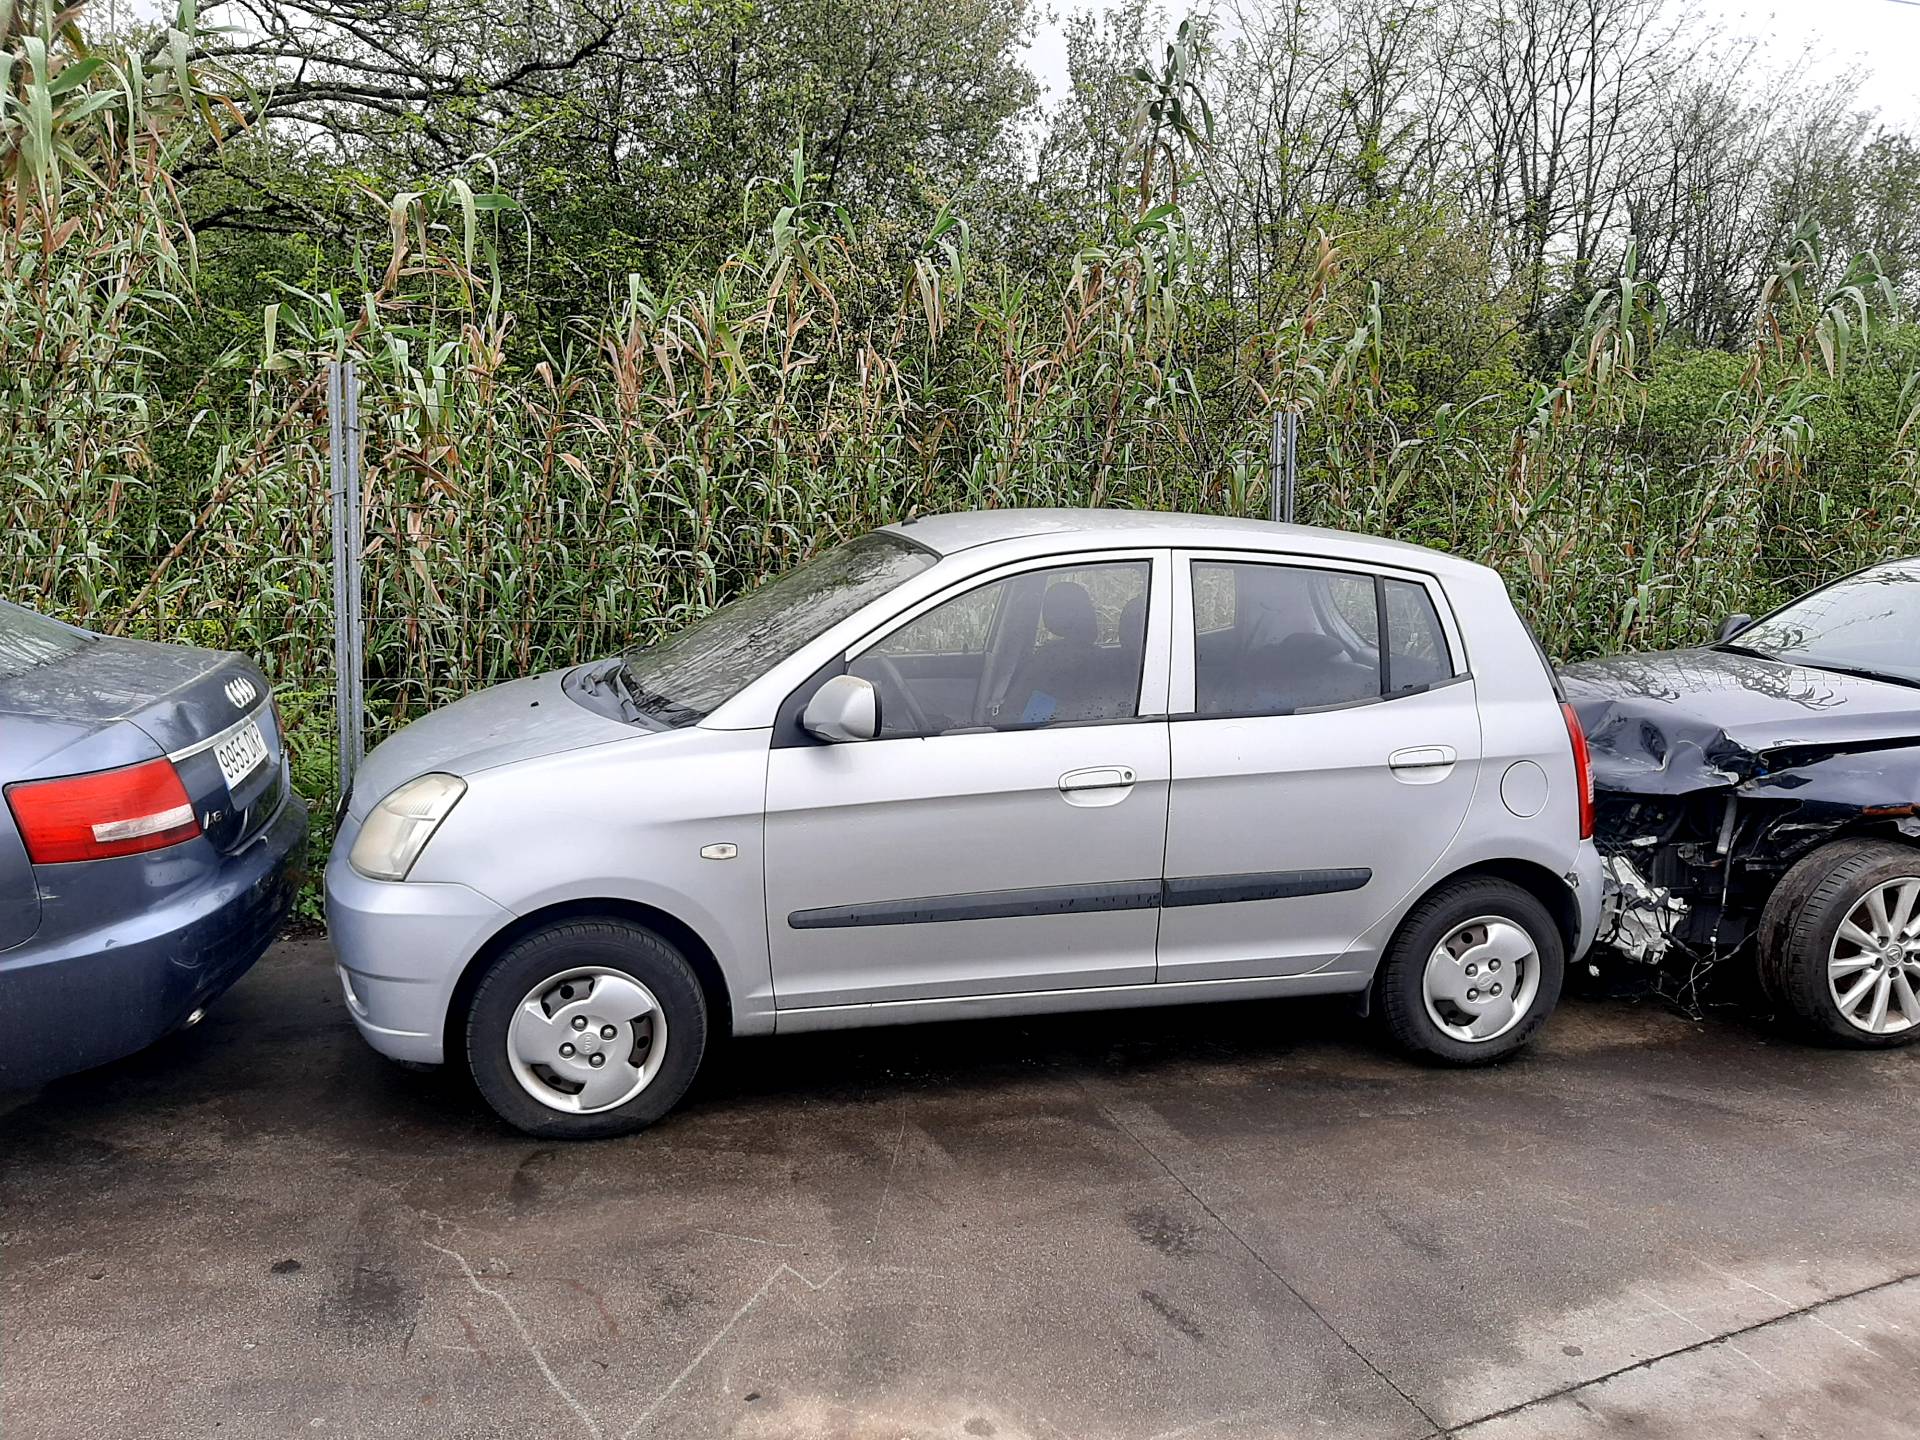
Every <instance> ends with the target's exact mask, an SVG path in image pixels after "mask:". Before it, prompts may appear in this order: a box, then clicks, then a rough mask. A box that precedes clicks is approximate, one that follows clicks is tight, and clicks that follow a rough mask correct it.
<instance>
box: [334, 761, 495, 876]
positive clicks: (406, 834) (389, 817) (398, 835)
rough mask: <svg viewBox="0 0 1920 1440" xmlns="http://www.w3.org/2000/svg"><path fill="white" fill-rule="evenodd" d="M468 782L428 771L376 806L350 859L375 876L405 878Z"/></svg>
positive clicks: (362, 827)
mask: <svg viewBox="0 0 1920 1440" xmlns="http://www.w3.org/2000/svg"><path fill="white" fill-rule="evenodd" d="M466 793H467V782H466V781H464V780H462V779H461V778H460V777H459V776H458V775H422V776H420V777H418V778H417V779H413V780H409V781H407V783H406V784H404V785H402V786H401V787H400V788H399V789H397V790H395V791H394V792H393V793H392V794H390V795H389V796H387V798H386V799H384V800H382V801H381V802H380V803H379V804H378V805H376V806H374V807H373V810H372V812H371V813H370V814H369V815H368V816H367V823H366V824H364V825H362V826H361V827H360V834H359V835H358V836H357V837H355V839H354V842H353V849H352V850H350V851H349V852H348V853H347V863H348V864H349V865H351V866H353V868H354V869H356V870H358V871H359V872H360V873H361V874H362V875H365V876H367V877H368V878H369V879H372V880H404V879H406V878H407V872H408V871H409V870H411V869H413V862H414V861H416V860H418V859H419V858H420V852H421V851H422V850H424V849H426V848H427V841H429V840H431V839H432V838H433V832H434V831H435V830H437V829H439V828H440V822H441V821H442V820H444V819H446V818H447V812H449V811H450V810H452V809H453V807H454V804H455V803H456V802H457V801H458V800H459V799H460V797H461V796H462V795H464V794H466Z"/></svg>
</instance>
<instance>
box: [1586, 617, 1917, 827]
mask: <svg viewBox="0 0 1920 1440" xmlns="http://www.w3.org/2000/svg"><path fill="white" fill-rule="evenodd" d="M1561 680H1562V682H1563V684H1564V685H1565V688H1566V692H1567V699H1568V700H1569V701H1571V702H1572V704H1573V707H1574V709H1575V710H1576V711H1577V712H1578V713H1579V716H1580V721H1581V724H1582V726H1583V727H1584V728H1585V730H1586V732H1587V739H1588V742H1589V744H1590V746H1591V748H1592V751H1593V764H1594V773H1595V779H1596V781H1597V782H1598V783H1599V785H1600V786H1601V787H1602V788H1603V789H1611V790H1625V791H1631V792H1636V793H1666V794H1677V793H1681V792H1684V791H1687V790H1694V789H1698V788H1701V787H1702V786H1709V785H1716V784H1718V785H1726V784H1738V783H1741V782H1743V781H1746V780H1749V779H1752V778H1754V777H1756V776H1759V775H1762V774H1765V773H1767V772H1769V771H1770V770H1774V769H1778V768H1780V767H1781V766H1782V765H1786V764H1799V763H1803V762H1805V761H1807V760H1810V759H1815V758H1818V757H1820V756H1823V755H1833V754H1843V753H1846V752H1849V751H1855V750H1879V749H1888V748H1894V747H1900V746H1911V745H1914V744H1916V743H1920V689H1915V688H1914V687H1912V686H1908V685H1900V684H1895V683H1893V682H1890V681H1881V680H1869V679H1863V678H1860V677H1858V676H1852V675H1842V674H1837V673H1835V672H1833V671H1831V670H1818V669H1813V668H1811V667H1809V666H1804V665H1792V664H1787V663H1784V662H1782V661H1777V660H1767V659H1763V658H1760V657H1757V656H1751V655H1739V654H1734V653H1731V652H1728V651H1725V650H1709V649H1699V650H1676V651H1670V652H1667V653H1664V654H1652V655H1617V656H1614V657H1613V658H1611V659H1607V660H1592V661H1587V662H1585V663H1583V664H1579V665H1570V666H1568V667H1567V668H1566V669H1565V670H1563V671H1561Z"/></svg>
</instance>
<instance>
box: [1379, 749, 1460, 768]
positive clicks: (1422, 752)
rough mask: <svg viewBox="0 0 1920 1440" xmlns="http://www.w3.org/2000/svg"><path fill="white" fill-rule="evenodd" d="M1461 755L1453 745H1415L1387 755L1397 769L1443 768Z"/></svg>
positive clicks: (1389, 761) (1388, 760)
mask: <svg viewBox="0 0 1920 1440" xmlns="http://www.w3.org/2000/svg"><path fill="white" fill-rule="evenodd" d="M1459 758H1460V757H1459V755H1458V754H1456V753H1455V751H1454V748H1453V747H1452V746H1451V745H1414V746H1411V747H1409V748H1408V749H1405V750H1396V751H1394V752H1393V754H1391V755H1389V756H1388V757H1387V764H1389V765H1391V766H1392V767H1393V768H1394V769H1395V770H1442V769H1445V768H1446V767H1447V766H1449V765H1451V764H1453V763H1454V762H1455V761H1456V760H1458V759H1459Z"/></svg>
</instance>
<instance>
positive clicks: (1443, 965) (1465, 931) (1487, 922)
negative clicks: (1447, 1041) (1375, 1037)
mask: <svg viewBox="0 0 1920 1440" xmlns="http://www.w3.org/2000/svg"><path fill="white" fill-rule="evenodd" d="M1539 991H1540V952H1539V950H1538V948H1536V947H1535V945H1534V943H1533V937H1532V936H1530V935H1528V934H1527V932H1526V931H1525V930H1523V929H1521V928H1520V927H1519V926H1518V925H1516V924H1514V923H1513V921H1511V920H1508V919H1505V918H1503V917H1502V916H1499V915H1482V916H1480V917H1478V918H1477V919H1473V920H1469V921H1468V922H1467V923H1466V924H1464V925H1461V926H1458V927H1456V928H1455V930H1454V931H1453V933H1452V934H1450V935H1448V936H1447V938H1446V939H1444V940H1442V941H1441V942H1440V943H1439V944H1438V945H1436V946H1434V947H1433V954H1431V955H1429V956H1428V957H1427V973H1426V977H1425V981H1424V983H1423V986H1422V994H1423V995H1424V996H1425V998H1426V1002H1427V1016H1428V1018H1429V1019H1431V1020H1432V1021H1433V1023H1434V1024H1435V1025H1438V1026H1439V1027H1440V1029H1441V1031H1442V1033H1444V1034H1446V1035H1449V1036H1451V1037H1452V1038H1453V1039H1455V1040H1461V1041H1465V1042H1466V1043H1467V1044H1469V1045H1479V1044H1484V1043H1485V1042H1486V1041H1488V1040H1494V1039H1498V1038H1499V1037H1500V1036H1502V1035H1504V1034H1506V1033H1507V1031H1509V1030H1511V1029H1512V1028H1513V1027H1514V1026H1516V1025H1518V1024H1519V1023H1520V1022H1521V1021H1522V1020H1524V1019H1525V1018H1526V1015H1527V1012H1528V1011H1529V1010H1531V1009H1532V1008H1533V997H1534V996H1535V995H1537V994H1538V993H1539Z"/></svg>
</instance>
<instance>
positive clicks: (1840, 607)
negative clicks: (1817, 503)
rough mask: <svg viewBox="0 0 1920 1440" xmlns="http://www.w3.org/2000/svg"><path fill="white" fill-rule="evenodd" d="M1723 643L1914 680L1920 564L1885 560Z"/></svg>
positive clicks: (1919, 657) (1919, 671)
mask: <svg viewBox="0 0 1920 1440" xmlns="http://www.w3.org/2000/svg"><path fill="white" fill-rule="evenodd" d="M1723 648H1726V649H1729V650H1739V651H1747V652H1751V653H1755V654H1759V655H1764V656H1766V657H1767V658H1768V659H1772V660H1787V661H1791V662H1792V663H1794V664H1796V665H1807V666H1811V667H1812V668H1814V669H1816V670H1838V671H1843V672H1849V671H1858V672H1861V673H1864V674H1868V675H1873V676H1879V677H1884V678H1886V679H1889V680H1898V681H1904V682H1906V683H1908V684H1920V565H1915V564H1905V565H1883V566H1880V567H1878V568H1877V569H1873V570H1868V571H1866V572H1864V573H1863V574H1859V575H1853V576H1850V577H1848V578H1847V579H1845V580H1841V581H1838V582H1836V583H1834V584H1832V585H1829V586H1827V587H1826V588H1825V589H1824V590H1816V591H1814V592H1813V594H1811V595H1807V596H1804V597H1802V598H1801V599H1799V600H1796V601H1794V602H1793V603H1792V604H1791V605H1789V606H1787V607H1786V609H1784V610H1781V611H1779V612H1777V613H1776V614H1773V615H1770V616H1768V617H1767V618H1766V619H1764V620H1762V621H1760V622H1759V623H1757V624H1754V625H1749V626H1748V627H1747V628H1746V629H1744V630H1742V631H1740V632H1739V633H1738V634H1737V635H1735V636H1734V637H1733V639H1732V640H1731V641H1730V642H1729V643H1728V644H1727V645H1726V646H1725V647H1723Z"/></svg>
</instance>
